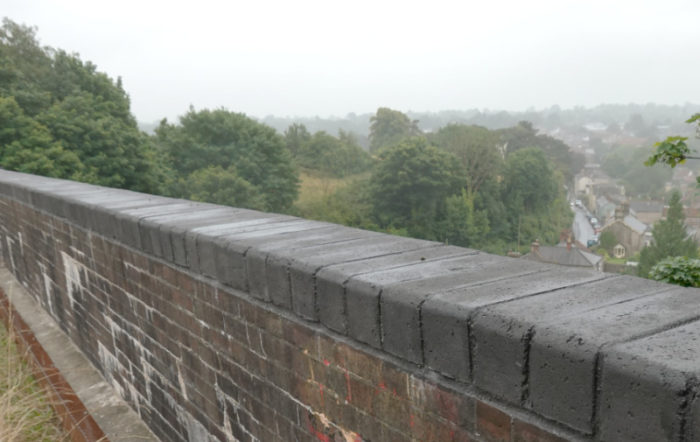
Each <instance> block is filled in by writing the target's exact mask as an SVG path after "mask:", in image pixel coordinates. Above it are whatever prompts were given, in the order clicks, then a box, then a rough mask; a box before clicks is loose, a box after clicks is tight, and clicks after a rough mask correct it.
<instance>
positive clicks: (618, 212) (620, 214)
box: [615, 206, 625, 220]
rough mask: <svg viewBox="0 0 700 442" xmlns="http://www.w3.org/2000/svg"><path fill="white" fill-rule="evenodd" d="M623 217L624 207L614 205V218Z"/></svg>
mask: <svg viewBox="0 0 700 442" xmlns="http://www.w3.org/2000/svg"><path fill="white" fill-rule="evenodd" d="M624 217H625V209H624V208H623V207H622V206H617V207H615V219H616V220H621V219H623V218H624Z"/></svg>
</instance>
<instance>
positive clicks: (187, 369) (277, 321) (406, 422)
mask: <svg viewBox="0 0 700 442" xmlns="http://www.w3.org/2000/svg"><path fill="white" fill-rule="evenodd" d="M3 204H4V206H3ZM0 226H4V227H5V230H4V231H5V232H7V233H6V234H8V236H10V243H11V245H8V246H5V247H4V254H5V262H6V264H7V265H8V267H9V266H11V264H10V263H11V262H12V263H13V264H12V266H13V269H12V270H13V272H14V274H15V275H17V277H18V278H20V279H22V281H23V283H24V284H25V285H26V286H27V287H28V288H29V290H30V291H31V292H32V293H33V294H34V296H36V297H37V299H39V300H40V302H41V303H42V305H43V306H44V307H45V308H46V310H47V311H49V312H50V313H51V314H52V315H53V317H54V318H55V319H56V320H57V321H58V322H59V324H60V325H61V327H62V328H63V329H64V330H65V331H66V332H67V333H68V334H69V335H70V336H71V338H72V339H73V341H74V342H75V343H76V344H77V345H78V346H79V347H80V348H81V349H82V350H83V352H84V353H85V354H86V355H87V356H88V357H89V358H90V359H91V360H92V361H93V362H94V363H95V365H96V366H97V367H99V368H100V369H101V370H102V372H103V374H104V375H105V377H106V378H108V379H109V380H110V381H111V383H113V384H115V383H116V384H117V385H119V386H120V387H121V388H119V391H120V392H121V393H122V394H123V396H124V399H125V400H126V401H127V402H128V403H129V404H130V405H131V406H132V407H133V408H134V409H135V410H136V411H137V412H138V413H139V414H140V416H141V417H142V419H144V421H145V422H146V423H147V424H148V425H149V426H150V427H151V429H152V430H153V431H154V432H155V433H156V434H157V435H158V436H159V437H161V438H162V439H163V440H168V441H171V440H172V441H181V440H200V439H202V438H205V437H207V436H206V435H207V434H210V435H213V436H214V437H215V438H217V439H219V440H241V441H251V440H261V441H278V442H287V441H322V442H325V441H328V442H330V441H353V442H354V441H358V442H359V441H408V440H415V441H471V440H475V441H476V440H484V441H486V440H489V441H490V440H505V441H509V440H513V441H516V440H517V441H533V440H545V441H554V440H559V439H558V438H557V437H556V436H554V435H553V434H551V433H550V432H547V431H545V430H544V429H542V428H541V426H538V425H537V422H539V421H538V420H537V419H536V418H534V417H533V421H532V422H530V423H525V422H521V421H519V420H516V419H514V418H513V417H512V416H511V415H509V414H508V413H506V412H505V411H503V410H500V409H498V408H496V406H495V405H494V404H487V403H485V402H483V401H481V400H479V399H478V398H477V397H475V395H474V394H473V393H472V392H470V390H468V387H467V386H465V385H459V384H456V383H454V382H452V381H450V380H449V379H446V378H444V377H441V376H439V375H438V374H436V373H431V372H427V371H425V370H424V369H422V368H420V367H417V366H415V365H410V364H407V363H401V362H398V361H397V360H396V359H394V358H391V357H389V356H387V355H385V354H383V353H380V352H377V351H375V350H372V349H370V348H368V347H366V346H362V345H361V344H357V343H355V342H351V341H349V340H347V339H345V338H343V337H341V336H339V335H337V334H335V333H332V332H329V331H328V330H326V329H324V328H322V327H320V326H318V325H316V324H311V323H307V322H304V321H302V320H300V319H298V318H296V317H294V316H292V315H291V314H289V313H288V312H284V311H280V310H278V309H276V308H275V307H273V306H271V305H269V304H265V303H263V302H259V301H257V300H253V299H252V298H250V297H249V296H248V295H247V294H245V293H241V292H238V291H235V290H230V289H228V288H226V287H223V286H221V285H220V284H218V283H217V282H216V281H212V280H209V279H205V278H203V277H201V276H199V275H192V274H190V273H188V272H186V271H185V270H183V269H180V268H177V267H175V266H172V265H170V264H168V263H165V262H163V261H161V260H158V259H155V258H152V257H149V256H146V255H144V254H142V253H140V252H137V251H134V250H133V249H129V248H126V247H124V246H121V245H119V244H116V243H114V242H112V241H111V240H108V239H106V238H104V237H101V236H99V235H96V234H94V233H90V232H87V231H85V230H83V229H81V228H78V227H75V226H73V225H71V224H69V223H67V222H65V221H64V220H61V219H59V218H56V217H51V216H48V215H45V214H43V213H41V212H38V211H35V210H33V209H31V208H29V207H27V206H25V205H23V204H20V203H17V202H15V201H12V200H7V199H5V200H3V199H2V198H0ZM0 232H1V231H0ZM9 232H12V234H9ZM19 233H21V235H22V236H21V237H20V236H19V235H18V234H19ZM20 241H21V244H20ZM10 258H11V259H10Z"/></svg>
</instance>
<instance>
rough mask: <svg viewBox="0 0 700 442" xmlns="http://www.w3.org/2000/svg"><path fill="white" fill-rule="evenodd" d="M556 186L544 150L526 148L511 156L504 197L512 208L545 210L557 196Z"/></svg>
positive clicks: (504, 184)
mask: <svg viewBox="0 0 700 442" xmlns="http://www.w3.org/2000/svg"><path fill="white" fill-rule="evenodd" d="M557 187H558V183H557V181H556V179H555V177H554V172H553V171H552V168H551V166H550V164H549V161H547V158H546V156H545V155H544V152H543V151H542V150H541V149H538V148H526V149H521V150H518V151H516V152H514V153H512V154H510V155H508V158H507V159H506V165H505V173H504V182H503V192H504V193H503V196H504V200H505V201H506V204H507V205H509V207H510V208H511V209H513V210H515V211H519V210H520V209H524V210H525V211H527V212H534V211H538V210H542V209H544V208H545V207H546V206H547V205H549V204H550V203H551V202H552V201H553V200H554V198H556V196H557V190H558V189H557Z"/></svg>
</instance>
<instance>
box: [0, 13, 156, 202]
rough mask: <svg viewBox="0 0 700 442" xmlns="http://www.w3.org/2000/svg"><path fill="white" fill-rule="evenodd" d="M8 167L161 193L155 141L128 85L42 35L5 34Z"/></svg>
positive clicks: (2, 85) (0, 116) (2, 91)
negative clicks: (143, 128) (134, 108)
mask: <svg viewBox="0 0 700 442" xmlns="http://www.w3.org/2000/svg"><path fill="white" fill-rule="evenodd" d="M0 147H1V149H0V166H2V167H4V168H7V169H11V170H17V171H22V172H29V173H37V174H41V175H47V176H53V177H59V178H70V179H74V180H80V181H87V182H90V183H95V184H101V185H105V186H112V187H123V188H128V189H135V190H140V191H146V192H158V191H159V190H160V185H159V177H160V169H159V168H158V167H157V166H156V164H157V163H156V162H155V161H154V158H153V150H152V149H151V148H150V145H149V142H148V138H147V137H146V135H144V134H142V133H141V132H140V131H139V129H138V127H137V125H136V120H135V119H134V117H133V116H132V115H131V113H130V111H129V98H128V96H127V95H126V92H125V91H124V89H123V88H122V86H121V82H120V81H117V82H114V81H113V80H112V79H110V78H109V77H107V76H106V75H105V74H102V73H100V72H97V70H96V67H95V66H94V65H93V64H91V63H89V62H87V63H84V62H82V61H81V60H80V59H79V58H78V57H77V56H76V55H72V54H68V53H66V52H64V51H62V50H55V49H51V48H46V47H41V46H40V45H39V43H38V41H37V39H36V35H35V29H32V28H28V27H26V26H22V25H18V24H16V23H14V22H12V21H10V20H8V19H4V20H3V25H2V28H0Z"/></svg>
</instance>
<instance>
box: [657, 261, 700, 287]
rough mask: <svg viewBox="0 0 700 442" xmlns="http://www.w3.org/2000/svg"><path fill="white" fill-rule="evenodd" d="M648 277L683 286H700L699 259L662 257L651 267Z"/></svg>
mask: <svg viewBox="0 0 700 442" xmlns="http://www.w3.org/2000/svg"><path fill="white" fill-rule="evenodd" d="M649 277H650V278H651V279H655V280H657V281H662V282H667V283H669V284H676V285H680V286H683V287H700V259H697V258H688V257H686V256H676V257H673V258H665V259H662V260H661V261H659V263H658V264H656V265H655V266H654V267H652V268H651V271H650V272H649Z"/></svg>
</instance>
